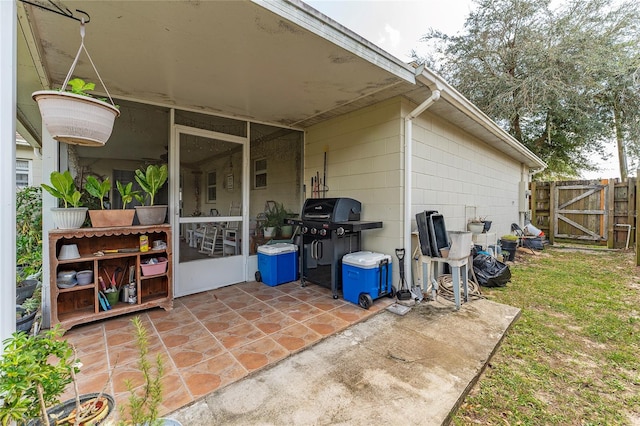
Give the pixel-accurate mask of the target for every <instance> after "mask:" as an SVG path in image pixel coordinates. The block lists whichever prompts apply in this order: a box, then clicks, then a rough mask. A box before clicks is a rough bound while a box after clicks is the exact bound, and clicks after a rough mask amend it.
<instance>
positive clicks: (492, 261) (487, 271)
mask: <svg viewBox="0 0 640 426" xmlns="http://www.w3.org/2000/svg"><path fill="white" fill-rule="evenodd" d="M473 272H474V273H475V274H476V279H477V280H478V284H480V285H481V286H483V287H504V286H506V285H507V283H508V282H509V281H511V270H510V269H509V266H507V265H505V264H504V263H502V262H500V261H499V260H497V259H496V258H495V257H493V256H488V255H486V254H478V255H477V256H476V257H474V258H473Z"/></svg>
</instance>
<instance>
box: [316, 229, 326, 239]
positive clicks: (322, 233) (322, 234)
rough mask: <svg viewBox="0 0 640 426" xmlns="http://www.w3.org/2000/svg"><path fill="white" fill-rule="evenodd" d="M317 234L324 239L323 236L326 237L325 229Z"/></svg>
mask: <svg viewBox="0 0 640 426" xmlns="http://www.w3.org/2000/svg"><path fill="white" fill-rule="evenodd" d="M318 234H320V235H321V236H322V237H324V236H325V235H327V230H326V229H321V230H320V231H318Z"/></svg>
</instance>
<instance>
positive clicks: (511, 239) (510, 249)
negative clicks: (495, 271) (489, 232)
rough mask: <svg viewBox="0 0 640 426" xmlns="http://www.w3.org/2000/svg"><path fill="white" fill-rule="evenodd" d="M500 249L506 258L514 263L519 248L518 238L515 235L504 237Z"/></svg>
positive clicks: (501, 239) (501, 238)
mask: <svg viewBox="0 0 640 426" xmlns="http://www.w3.org/2000/svg"><path fill="white" fill-rule="evenodd" d="M500 248H501V250H502V254H503V255H504V258H505V259H506V260H511V261H513V260H514V259H515V255H516V250H517V248H518V236H517V235H513V234H506V235H503V236H502V237H500Z"/></svg>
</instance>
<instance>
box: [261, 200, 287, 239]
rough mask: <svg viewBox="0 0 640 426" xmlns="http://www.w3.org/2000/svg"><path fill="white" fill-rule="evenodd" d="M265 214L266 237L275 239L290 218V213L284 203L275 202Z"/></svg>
mask: <svg viewBox="0 0 640 426" xmlns="http://www.w3.org/2000/svg"><path fill="white" fill-rule="evenodd" d="M264 214H265V222H264V225H263V227H264V236H265V237H275V236H276V235H277V233H278V232H279V231H281V230H282V226H284V224H285V223H284V220H285V219H286V218H287V216H289V212H287V209H285V208H284V205H283V204H282V203H278V202H275V203H273V205H272V206H271V208H269V209H268V210H267V211H265V212H264Z"/></svg>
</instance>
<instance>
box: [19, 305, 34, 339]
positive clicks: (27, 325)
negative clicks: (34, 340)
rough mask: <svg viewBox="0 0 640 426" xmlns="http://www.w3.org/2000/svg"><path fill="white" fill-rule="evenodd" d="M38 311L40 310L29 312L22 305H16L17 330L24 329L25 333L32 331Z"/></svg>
mask: <svg viewBox="0 0 640 426" xmlns="http://www.w3.org/2000/svg"><path fill="white" fill-rule="evenodd" d="M37 313H38V311H37V310H35V311H33V312H30V313H28V314H27V313H26V311H25V309H24V308H23V307H22V306H20V305H16V331H24V332H25V333H28V332H29V331H31V326H32V325H33V320H35V318H36V314H37Z"/></svg>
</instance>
